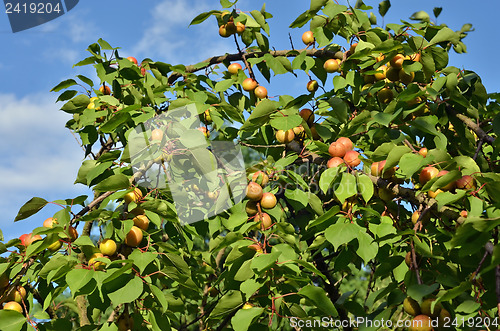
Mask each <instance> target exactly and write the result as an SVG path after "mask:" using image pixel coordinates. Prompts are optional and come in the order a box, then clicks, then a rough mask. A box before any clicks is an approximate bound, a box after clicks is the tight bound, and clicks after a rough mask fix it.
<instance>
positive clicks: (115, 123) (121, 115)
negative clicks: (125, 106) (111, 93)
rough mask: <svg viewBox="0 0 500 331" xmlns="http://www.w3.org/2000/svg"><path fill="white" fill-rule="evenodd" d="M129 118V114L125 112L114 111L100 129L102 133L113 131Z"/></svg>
mask: <svg viewBox="0 0 500 331" xmlns="http://www.w3.org/2000/svg"><path fill="white" fill-rule="evenodd" d="M130 119H131V117H130V114H129V113H127V112H123V111H122V112H118V113H116V114H115V115H114V116H113V117H111V119H110V120H109V121H107V122H106V123H105V124H104V125H103V126H101V131H102V132H104V133H111V132H114V131H115V129H116V128H117V127H119V126H120V125H122V124H124V123H126V122H128V121H129V120H130Z"/></svg>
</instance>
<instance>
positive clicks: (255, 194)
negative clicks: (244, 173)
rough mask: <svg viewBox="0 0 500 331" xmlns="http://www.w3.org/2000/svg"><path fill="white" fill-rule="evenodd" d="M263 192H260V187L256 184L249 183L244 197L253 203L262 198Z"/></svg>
mask: <svg viewBox="0 0 500 331" xmlns="http://www.w3.org/2000/svg"><path fill="white" fill-rule="evenodd" d="M263 194H264V192H263V191H262V186H260V185H259V184H257V183H256V182H250V183H248V185H247V190H246V197H247V198H248V199H250V200H253V201H259V200H260V199H261V198H262V195H263Z"/></svg>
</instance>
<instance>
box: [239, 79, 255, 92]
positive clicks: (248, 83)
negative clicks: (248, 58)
mask: <svg viewBox="0 0 500 331" xmlns="http://www.w3.org/2000/svg"><path fill="white" fill-rule="evenodd" d="M241 86H242V87H243V89H244V90H245V91H247V92H250V91H253V90H255V88H256V87H257V82H256V81H255V79H253V78H247V79H245V80H244V81H243V83H241Z"/></svg>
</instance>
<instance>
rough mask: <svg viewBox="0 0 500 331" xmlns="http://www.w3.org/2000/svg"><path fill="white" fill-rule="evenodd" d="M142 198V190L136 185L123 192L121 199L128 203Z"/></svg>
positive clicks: (136, 201)
mask: <svg viewBox="0 0 500 331" xmlns="http://www.w3.org/2000/svg"><path fill="white" fill-rule="evenodd" d="M142 198H143V196H142V191H141V190H140V189H139V188H138V187H136V188H134V190H133V191H131V192H128V193H127V194H125V196H124V197H123V200H124V201H125V203H127V204H129V203H131V202H135V203H138V202H139V201H141V200H142Z"/></svg>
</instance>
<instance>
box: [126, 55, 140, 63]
mask: <svg viewBox="0 0 500 331" xmlns="http://www.w3.org/2000/svg"><path fill="white" fill-rule="evenodd" d="M127 60H129V61H130V62H132V63H133V64H135V65H137V63H138V62H137V59H136V58H135V57H133V56H129V57H127Z"/></svg>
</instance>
